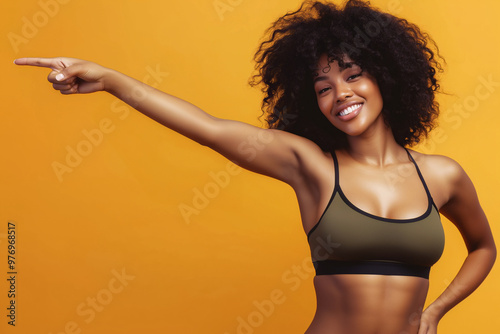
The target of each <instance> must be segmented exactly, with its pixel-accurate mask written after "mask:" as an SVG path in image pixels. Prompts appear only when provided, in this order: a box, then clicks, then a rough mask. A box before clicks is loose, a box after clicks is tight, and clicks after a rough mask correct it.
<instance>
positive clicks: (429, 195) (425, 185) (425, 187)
mask: <svg viewBox="0 0 500 334" xmlns="http://www.w3.org/2000/svg"><path fill="white" fill-rule="evenodd" d="M404 149H405V151H406V153H407V154H408V158H409V159H410V161H411V162H412V163H413V165H414V166H415V169H416V170H417V174H418V177H419V178H420V181H421V182H422V185H423V186H424V189H425V192H426V194H427V197H428V199H429V201H430V202H431V203H432V204H433V205H434V206H435V207H436V204H435V203H434V199H433V198H432V196H431V192H430V191H429V188H428V187H427V183H425V180H424V177H423V176H422V173H421V172H420V168H418V165H417V162H416V161H415V159H413V156H412V155H411V153H410V151H409V150H408V149H407V148H406V147H404ZM330 153H331V155H332V157H333V165H334V167H335V188H334V189H335V190H338V189H339V187H340V181H339V162H338V159H337V155H336V154H335V151H334V150H332V151H331V152H330ZM436 209H437V207H436Z"/></svg>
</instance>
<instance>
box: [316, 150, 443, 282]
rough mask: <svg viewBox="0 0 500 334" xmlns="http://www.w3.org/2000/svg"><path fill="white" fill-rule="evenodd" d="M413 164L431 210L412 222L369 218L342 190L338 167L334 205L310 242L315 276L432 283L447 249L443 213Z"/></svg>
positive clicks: (319, 222)
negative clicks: (400, 277)
mask: <svg viewBox="0 0 500 334" xmlns="http://www.w3.org/2000/svg"><path fill="white" fill-rule="evenodd" d="M406 151H407V153H408V157H409V159H410V160H411V161H412V162H413V164H414V165H415V168H416V170H417V173H418V176H419V177H420V180H421V181H422V184H423V186H424V188H425V191H426V193H427V198H428V202H429V204H428V207H427V211H426V212H425V213H424V214H422V215H421V216H420V217H417V218H412V219H390V218H382V217H377V216H375V215H372V214H369V213H367V212H365V211H363V210H361V209H359V208H358V207H356V206H355V205H354V204H352V203H351V202H350V201H349V200H348V199H347V197H346V196H345V195H344V193H343V192H342V189H341V188H340V186H339V166H338V161H337V157H336V155H335V152H332V157H333V162H334V166H335V187H334V190H333V194H332V196H331V198H330V201H329V203H328V205H327V207H326V209H325V211H324V212H323V214H322V216H321V218H320V219H319V221H318V223H317V224H316V225H315V226H314V227H313V228H312V229H311V231H309V233H308V235H307V239H308V241H309V246H310V249H311V257H312V261H313V264H314V268H315V269H316V275H335V274H371V275H403V276H417V277H423V278H427V279H428V278H429V272H430V267H431V266H432V265H433V264H434V263H436V262H437V261H438V260H439V258H440V257H441V254H442V253H443V248H444V231H443V227H442V225H441V219H440V215H439V211H438V209H437V207H436V205H435V204H434V201H433V200H432V197H431V194H430V192H429V189H428V188H427V185H426V184H425V181H424V178H423V177H422V174H421V173H420V170H419V168H418V166H417V163H416V162H415V160H414V159H413V157H412V156H411V154H410V152H409V151H408V150H406Z"/></svg>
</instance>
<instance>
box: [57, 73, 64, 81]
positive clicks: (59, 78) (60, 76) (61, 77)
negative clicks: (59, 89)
mask: <svg viewBox="0 0 500 334" xmlns="http://www.w3.org/2000/svg"><path fill="white" fill-rule="evenodd" d="M62 79H64V74H62V73H59V74H58V75H56V80H57V81H61V80H62Z"/></svg>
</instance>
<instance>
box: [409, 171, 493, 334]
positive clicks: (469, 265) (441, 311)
mask: <svg viewBox="0 0 500 334" xmlns="http://www.w3.org/2000/svg"><path fill="white" fill-rule="evenodd" d="M452 164H453V167H452V168H450V169H448V170H451V172H450V173H449V175H448V176H449V178H448V177H447V179H448V180H449V182H450V183H451V186H450V188H449V189H450V196H449V200H448V201H447V202H446V204H444V205H443V206H442V207H441V209H440V212H441V213H442V214H443V215H444V216H445V217H446V218H448V219H449V220H450V221H451V222H452V223H453V224H454V225H455V226H456V227H457V228H458V230H459V231H460V233H461V234H462V237H463V239H464V241H465V245H466V247H467V251H468V255H467V258H466V259H465V261H464V263H463V265H462V267H461V268H460V270H459V272H458V274H457V275H456V277H455V278H454V279H453V281H452V282H451V283H450V285H449V286H448V287H447V288H446V290H445V291H444V292H443V293H442V294H441V295H440V296H439V297H438V298H437V299H436V300H435V301H434V302H433V303H432V304H430V305H429V306H428V307H427V308H426V309H425V311H424V312H423V313H422V318H421V328H420V330H419V332H418V333H419V334H427V333H428V334H433V333H435V331H436V330H437V329H436V328H437V323H438V322H439V320H440V319H441V318H442V317H443V316H444V315H445V314H446V312H448V311H449V310H450V309H451V308H453V307H454V306H455V305H457V304H458V303H460V302H461V301H462V300H464V299H465V298H466V297H467V296H469V295H470V294H471V293H472V292H473V291H474V290H475V289H476V288H477V287H478V286H479V285H480V284H481V282H482V281H483V280H484V279H485V278H486V276H487V275H488V273H489V272H490V270H491V268H492V267H493V263H494V262H495V258H496V247H495V241H494V240H493V235H492V233H491V229H490V226H489V224H488V220H487V218H486V215H485V214H484V211H483V209H482V208H481V205H480V204H479V200H478V197H477V194H476V190H475V189H474V185H473V184H472V181H471V180H470V178H469V177H468V176H467V174H466V173H465V171H464V170H463V169H462V167H460V166H459V165H458V164H457V163H456V162H453V163H452Z"/></svg>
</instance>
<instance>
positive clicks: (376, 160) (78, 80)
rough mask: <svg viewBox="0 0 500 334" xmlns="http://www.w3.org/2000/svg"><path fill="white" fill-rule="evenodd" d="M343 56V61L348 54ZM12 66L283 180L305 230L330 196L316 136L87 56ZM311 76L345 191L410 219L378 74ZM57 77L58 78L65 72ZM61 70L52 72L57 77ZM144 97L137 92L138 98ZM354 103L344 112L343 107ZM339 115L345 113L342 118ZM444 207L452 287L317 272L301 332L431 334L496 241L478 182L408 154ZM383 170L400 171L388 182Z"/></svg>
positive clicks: (410, 185)
mask: <svg viewBox="0 0 500 334" xmlns="http://www.w3.org/2000/svg"><path fill="white" fill-rule="evenodd" d="M346 61H349V59H346ZM16 64H18V65H31V66H41V67H48V68H51V69H52V71H51V73H50V74H49V77H48V80H49V82H51V83H52V84H53V87H54V89H56V90H59V91H60V92H61V93H62V94H77V93H91V92H96V91H106V92H109V93H111V94H113V95H115V96H117V97H118V98H120V99H122V100H123V101H124V102H126V103H128V104H129V105H131V106H133V107H134V108H136V109H137V110H138V111H140V112H142V113H143V114H145V115H146V116H148V117H150V118H152V119H154V120H155V121H157V122H159V123H161V124H163V125H164V126H166V127H168V128H170V129H172V130H174V131H176V132H178V133H180V134H182V135H184V136H187V137H189V138H191V139H193V140H195V141H197V142H199V143H201V144H203V145H205V146H208V147H210V148H212V149H214V150H215V151H217V152H219V153H221V154H222V155H224V156H225V157H227V158H228V159H230V160H233V161H236V162H238V164H239V165H240V166H242V167H244V168H246V169H248V170H251V171H254V172H257V173H260V174H263V175H267V176H270V177H273V178H276V179H278V180H281V181H283V182H285V183H287V184H289V185H290V186H291V187H292V188H293V189H294V191H295V193H296V195H297V199H298V203H299V207H300V212H301V218H302V222H303V227H304V231H305V232H306V233H307V232H309V230H310V229H311V228H312V227H313V226H314V225H315V223H316V222H317V221H318V219H319V218H320V216H321V214H322V212H323V211H324V209H325V207H326V206H327V203H328V200H329V199H330V196H331V194H332V190H333V184H334V177H335V176H334V173H333V161H332V157H331V154H330V153H326V152H323V151H322V150H321V149H320V148H319V147H318V146H317V145H316V144H315V143H314V142H312V141H310V140H308V139H306V138H303V137H300V136H297V135H294V134H291V133H287V132H283V131H279V130H275V129H261V128H257V127H254V126H252V125H249V124H245V123H242V122H238V121H232V120H224V119H219V118H216V117H213V116H211V115H209V114H207V113H205V112H204V111H202V110H201V109H199V108H197V107H196V106H194V105H192V104H190V103H188V102H186V101H183V100H181V99H178V98H176V97H173V96H171V95H168V94H166V93H163V92H160V91H158V90H156V89H154V88H152V87H149V86H147V85H145V84H143V83H141V82H139V81H137V80H135V79H132V78H130V77H128V76H126V75H124V74H121V73H119V72H116V71H114V70H111V69H108V68H105V67H102V66H100V65H97V64H95V63H92V62H88V61H84V60H80V59H74V58H21V59H17V60H16ZM325 68H329V70H328V71H321V72H320V73H321V75H320V76H321V78H320V80H317V81H316V82H315V84H314V85H315V86H314V88H315V90H316V92H317V99H318V105H319V107H320V109H321V111H322V112H323V113H324V115H325V116H326V117H327V119H328V120H329V121H330V122H331V123H332V124H333V125H334V126H336V127H337V128H338V129H340V130H341V131H343V132H344V133H346V135H347V138H348V142H349V146H348V148H347V149H345V150H339V151H337V152H336V154H337V156H338V159H339V169H340V171H341V175H342V177H341V178H340V182H341V186H342V188H343V190H344V192H345V194H346V196H347V197H348V198H349V199H350V200H351V202H353V204H355V205H356V206H358V207H359V208H361V209H363V210H364V211H366V212H369V213H371V214H374V215H377V216H380V217H386V218H394V219H405V218H414V217H418V216H420V215H421V214H422V213H423V212H424V211H425V209H426V205H427V197H426V193H425V190H424V189H423V187H422V183H421V181H420V179H419V178H418V175H417V173H416V171H414V172H410V173H404V175H401V173H400V171H401V170H402V168H403V169H404V170H407V171H408V170H414V167H413V165H412V164H411V162H410V161H409V159H408V156H407V154H406V151H405V150H404V148H403V147H401V146H400V145H398V144H397V143H396V141H395V140H394V136H393V135H392V130H391V129H390V128H389V127H387V125H386V124H385V122H384V119H383V116H382V114H381V109H382V106H383V100H382V97H381V94H380V91H379V89H378V85H377V82H376V79H375V78H373V77H371V76H370V75H369V73H366V72H362V71H361V70H360V69H359V68H357V67H356V66H352V67H348V68H339V66H338V64H337V63H336V62H333V63H328V60H327V58H326V57H325V56H323V57H322V58H321V59H320V61H319V64H318V69H325ZM61 74H62V76H58V75H61ZM56 76H57V78H56ZM139 93H140V94H139ZM349 105H351V106H353V107H352V108H351V109H350V110H347V109H345V108H346V107H347V106H349ZM339 111H342V113H341V114H339ZM249 138H266V140H265V145H260V147H261V148H260V149H259V150H257V152H256V155H255V156H254V157H252V159H248V157H247V156H246V155H245V153H244V152H242V151H241V150H239V149H238V147H239V144H240V143H242V142H244V141H247V140H248V139H249ZM412 155H413V157H414V158H415V160H416V162H417V164H418V165H419V167H420V169H421V172H422V174H423V176H424V178H425V180H426V182H427V185H428V187H429V190H430V192H431V195H432V197H433V199H434V202H435V204H436V206H437V207H438V208H439V210H440V212H441V213H442V214H443V215H444V216H446V217H447V218H449V219H450V221H452V222H453V224H455V225H456V227H457V228H458V229H459V231H460V232H461V234H462V236H463V238H464V241H465V244H466V246H467V250H468V256H467V258H466V259H465V261H464V264H463V266H462V268H461V269H460V271H459V273H458V274H457V275H456V277H455V279H454V280H453V281H452V283H451V284H450V285H449V286H448V288H447V289H446V290H445V291H444V292H443V293H442V294H441V295H440V296H439V297H438V298H437V299H436V300H435V301H433V302H432V303H431V304H430V305H429V306H428V307H427V308H426V309H425V310H423V307H424V303H425V299H426V295H427V290H428V286H429V283H428V280H427V279H424V278H420V277H409V276H390V275H321V276H316V277H315V278H314V285H315V289H316V292H317V297H318V298H317V311H316V314H315V317H314V319H313V321H312V323H311V325H310V326H309V328H308V329H307V330H306V333H307V334H323V333H325V334H326V333H336V334H352V333H357V334H364V333H366V334H368V333H370V334H371V333H398V334H399V333H411V334H434V333H437V326H438V322H439V320H440V319H441V318H442V317H443V316H444V315H445V314H446V312H448V311H449V310H450V309H451V308H452V307H454V306H455V305H456V304H458V303H459V302H460V301H462V300H463V299H464V298H466V297H467V296H468V295H469V294H470V293H472V292H473V291H474V290H475V289H476V288H477V287H478V286H479V285H480V284H481V282H482V281H483V280H484V279H485V277H486V276H487V274H488V273H489V271H490V269H491V267H492V266H493V263H494V261H495V258H496V247H495V243H494V240H493V237H492V234H491V230H490V227H489V224H488V221H487V219H486V216H485V214H484V212H483V210H482V209H481V206H480V204H479V201H478V198H477V195H476V192H475V190H474V186H473V184H472V182H471V181H470V179H469V177H468V176H467V174H466V173H465V172H464V171H463V169H462V168H461V167H460V166H459V165H458V164H457V163H456V162H455V161H453V160H451V159H449V158H446V157H443V156H434V155H424V154H421V153H417V152H414V151H412ZM387 175H400V177H399V178H396V181H394V179H392V180H393V181H388V180H389V179H388V178H387Z"/></svg>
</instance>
